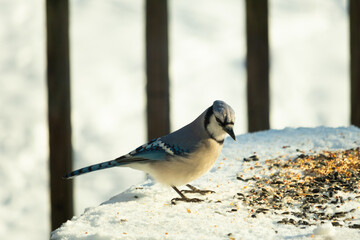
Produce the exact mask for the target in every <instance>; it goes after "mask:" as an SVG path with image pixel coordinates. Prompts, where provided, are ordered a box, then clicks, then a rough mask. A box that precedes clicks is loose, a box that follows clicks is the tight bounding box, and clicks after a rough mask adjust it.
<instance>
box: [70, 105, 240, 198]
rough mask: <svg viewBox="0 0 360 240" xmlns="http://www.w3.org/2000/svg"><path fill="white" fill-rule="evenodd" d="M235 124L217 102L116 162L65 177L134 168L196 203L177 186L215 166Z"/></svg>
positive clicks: (227, 109)
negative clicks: (183, 123) (111, 168)
mask: <svg viewBox="0 0 360 240" xmlns="http://www.w3.org/2000/svg"><path fill="white" fill-rule="evenodd" d="M234 122H235V112H234V110H233V109H232V108H231V107H230V106H229V105H227V104H226V103H225V102H223V101H219V100H218V101H215V102H214V103H213V105H212V106H210V107H209V108H208V109H206V110H205V112H203V113H202V114H201V115H200V116H199V117H198V118H196V119H195V120H194V121H193V122H191V123H190V124H188V125H186V126H185V127H183V128H181V129H179V130H177V131H175V132H173V133H170V134H168V135H166V136H163V137H159V138H156V139H153V140H151V141H150V142H148V143H146V144H144V145H142V146H140V147H138V148H137V149H135V150H134V151H132V152H130V153H128V154H126V155H123V156H121V157H119V158H117V159H114V160H111V161H107V162H103V163H99V164H95V165H91V166H88V167H84V168H81V169H78V170H75V171H73V172H71V173H68V174H67V175H66V176H65V178H72V177H75V176H78V175H81V174H85V173H89V172H93V171H97V170H101V169H106V168H110V167H122V166H124V167H131V168H134V169H138V170H142V171H144V172H147V173H149V174H150V175H151V176H152V177H153V178H154V179H155V180H157V181H158V182H160V183H163V184H165V185H168V186H171V187H173V188H174V190H175V191H176V192H177V193H179V194H180V196H181V199H177V200H185V201H187V200H194V199H188V198H187V197H185V196H184V195H183V194H182V193H181V192H180V191H179V190H178V189H177V188H176V186H181V185H184V184H187V183H189V182H191V181H193V180H195V179H196V178H198V177H200V176H201V175H203V174H204V173H206V172H207V171H208V170H209V169H210V168H211V167H212V166H213V164H214V163H215V161H216V159H217V158H218V156H219V154H220V152H221V149H222V146H223V143H224V139H225V137H226V134H229V135H230V136H231V137H232V138H233V139H234V140H235V134H234V131H233V126H234ZM189 186H191V185H189ZM195 200H198V199H195Z"/></svg>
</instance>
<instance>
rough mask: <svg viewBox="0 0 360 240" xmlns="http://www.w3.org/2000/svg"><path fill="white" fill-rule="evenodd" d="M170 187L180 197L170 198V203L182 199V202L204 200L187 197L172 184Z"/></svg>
mask: <svg viewBox="0 0 360 240" xmlns="http://www.w3.org/2000/svg"><path fill="white" fill-rule="evenodd" d="M172 188H173V189H174V190H175V191H176V192H177V193H178V194H179V195H180V198H173V199H171V203H172V204H174V205H176V202H179V201H182V202H202V201H204V200H201V199H198V198H188V197H186V196H185V195H184V194H182V192H181V191H179V189H177V187H175V186H172Z"/></svg>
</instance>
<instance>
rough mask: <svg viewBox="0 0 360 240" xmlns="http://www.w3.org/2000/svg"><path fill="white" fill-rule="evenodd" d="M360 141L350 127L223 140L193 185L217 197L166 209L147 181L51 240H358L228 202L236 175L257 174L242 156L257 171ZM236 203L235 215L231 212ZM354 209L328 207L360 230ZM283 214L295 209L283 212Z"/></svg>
mask: <svg viewBox="0 0 360 240" xmlns="http://www.w3.org/2000/svg"><path fill="white" fill-rule="evenodd" d="M359 140H360V129H359V128H355V127H349V128H325V127H318V128H298V129H293V128H286V129H284V130H269V131H264V132H258V133H253V134H244V135H240V136H238V137H237V141H236V142H234V141H233V140H232V139H230V138H228V139H226V141H225V145H224V148H223V151H222V153H221V155H220V157H219V159H218V160H217V162H216V164H215V166H214V167H213V168H212V170H211V171H210V172H209V173H207V174H205V175H204V176H203V177H201V178H199V179H197V180H196V181H194V182H193V184H194V185H195V186H198V187H200V188H202V189H211V190H214V191H216V193H214V194H209V195H206V196H199V195H196V197H200V198H201V197H202V198H203V199H204V200H205V201H204V202H201V203H178V204H177V205H172V204H171V202H170V200H171V199H172V198H174V197H176V193H175V192H174V191H173V190H172V189H170V188H167V187H164V186H161V185H160V184H156V183H154V182H153V181H152V180H148V181H147V182H145V183H144V184H140V185H136V186H132V187H131V188H130V189H128V190H127V191H125V192H123V193H120V194H118V195H115V196H114V197H113V198H111V199H110V200H109V201H106V202H104V203H103V204H101V205H100V206H98V207H91V208H88V209H86V210H85V212H84V213H83V214H81V215H79V216H75V217H74V218H73V219H72V220H71V221H68V222H66V223H65V224H63V226H62V227H61V228H59V229H58V230H56V231H54V232H53V234H52V239H62V240H65V239H120V238H121V239H231V237H232V238H235V239H308V238H309V237H318V236H321V237H324V238H328V239H339V238H340V237H341V238H342V239H351V238H353V239H356V238H358V237H360V232H359V231H358V230H355V229H350V228H347V227H341V228H340V227H333V226H332V225H331V224H325V225H320V224H319V223H320V222H317V223H318V224H319V225H314V226H305V228H304V229H302V228H300V227H295V226H293V225H282V224H279V223H277V222H278V221H280V220H281V219H282V218H283V216H282V215H274V214H266V215H264V214H257V217H256V218H252V217H251V212H250V209H251V208H249V207H248V206H245V205H242V204H241V201H238V200H236V198H235V197H234V196H236V194H237V193H238V192H243V191H245V190H244V189H246V186H247V183H246V182H243V181H239V180H237V179H236V176H237V174H238V173H240V174H244V176H249V177H251V176H253V175H259V174H260V172H259V171H260V170H257V168H251V166H254V163H249V162H244V161H243V158H245V157H249V156H251V155H254V154H256V155H257V156H258V157H259V159H260V160H259V162H258V164H259V165H260V166H265V160H266V159H272V158H276V157H279V156H288V157H289V158H291V157H295V156H297V155H299V151H304V152H305V153H306V154H310V151H311V153H312V154H313V153H315V152H318V153H320V152H321V151H322V150H339V149H349V148H356V147H359V143H360V142H359ZM284 146H286V147H284ZM104 174H105V173H104ZM353 195H354V194H353ZM192 196H194V195H192ZM235 204H236V205H238V211H236V212H233V211H231V209H233V208H234V205H235ZM359 207H360V200H355V201H350V202H346V203H345V204H344V205H341V206H340V208H336V206H335V205H333V206H332V207H330V208H333V209H332V210H333V211H341V210H346V209H354V208H355V209H356V211H355V212H353V213H352V216H353V217H354V219H353V221H352V223H354V224H359V223H360V209H359ZM330 210H331V209H330ZM284 211H285V210H284ZM286 211H295V210H294V209H291V208H287V209H286Z"/></svg>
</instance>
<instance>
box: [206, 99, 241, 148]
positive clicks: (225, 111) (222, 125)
mask: <svg viewBox="0 0 360 240" xmlns="http://www.w3.org/2000/svg"><path fill="white" fill-rule="evenodd" d="M234 123H235V112H234V110H233V109H232V108H231V107H230V106H229V105H227V104H226V103H225V102H223V101H220V100H217V101H215V102H214V103H213V105H212V106H211V107H209V108H208V110H207V112H206V115H205V129H206V131H207V132H208V133H209V135H210V136H211V138H213V139H214V140H215V141H217V142H219V143H222V142H224V139H225V137H226V134H229V135H230V136H231V137H232V138H233V139H234V140H236V138H235V134H234V130H233V127H234Z"/></svg>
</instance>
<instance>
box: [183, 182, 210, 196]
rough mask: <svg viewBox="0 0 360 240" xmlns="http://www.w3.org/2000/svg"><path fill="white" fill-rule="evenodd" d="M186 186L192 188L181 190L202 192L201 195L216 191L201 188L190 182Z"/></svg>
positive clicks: (184, 191)
mask: <svg viewBox="0 0 360 240" xmlns="http://www.w3.org/2000/svg"><path fill="white" fill-rule="evenodd" d="M186 186H187V187H188V188H190V189H191V190H182V191H181V192H183V193H200V194H201V195H205V194H208V193H215V192H214V191H212V190H201V189H198V188H196V187H194V186H192V185H190V184H186Z"/></svg>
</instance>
